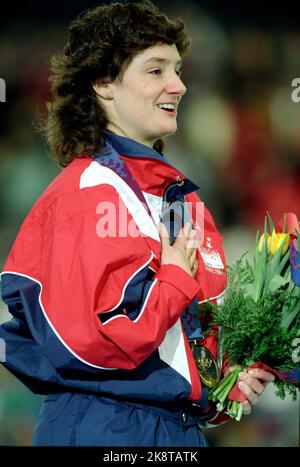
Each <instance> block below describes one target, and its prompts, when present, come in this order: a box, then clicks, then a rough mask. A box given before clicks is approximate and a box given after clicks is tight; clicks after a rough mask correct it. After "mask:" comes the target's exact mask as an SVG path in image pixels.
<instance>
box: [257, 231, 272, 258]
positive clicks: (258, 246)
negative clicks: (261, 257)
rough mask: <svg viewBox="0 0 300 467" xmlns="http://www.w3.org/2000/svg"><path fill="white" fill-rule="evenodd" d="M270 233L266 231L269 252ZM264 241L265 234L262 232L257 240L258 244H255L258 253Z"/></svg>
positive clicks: (260, 251)
mask: <svg viewBox="0 0 300 467" xmlns="http://www.w3.org/2000/svg"><path fill="white" fill-rule="evenodd" d="M270 238H271V237H270V235H269V234H268V233H267V248H268V252H269V253H270V249H269V244H270ZM264 243H265V234H264V233H263V234H262V235H261V237H260V239H259V241H258V245H257V249H258V253H260V254H261V253H262V249H263V246H264Z"/></svg>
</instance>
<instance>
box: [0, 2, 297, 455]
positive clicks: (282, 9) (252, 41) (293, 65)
mask: <svg viewBox="0 0 300 467" xmlns="http://www.w3.org/2000/svg"><path fill="white" fill-rule="evenodd" d="M101 3H109V2H101V1H100V2H99V1H98V2H95V1H78V0H77V1H73V2H66V1H63V0H61V1H60V2H58V1H57V0H55V1H52V2H49V3H45V2H40V1H39V2H38V1H27V2H26V1H24V2H22V3H21V4H19V5H16V4H15V3H13V2H11V3H9V4H6V5H5V6H3V5H2V6H1V18H0V24H1V27H0V28H1V29H0V78H2V79H4V80H5V82H6V102H0V266H1V269H2V267H3V264H4V261H5V259H6V256H7V254H8V252H9V250H10V248H11V246H12V243H13V241H14V238H15V236H16V234H17V232H18V229H19V227H20V225H21V223H22V221H23V219H24V217H25V216H26V214H27V212H28V211H29V210H30V208H31V206H32V205H33V203H34V202H35V200H36V199H37V198H38V197H39V195H40V194H41V193H42V191H43V190H44V189H45V188H46V186H47V185H48V184H49V183H50V182H51V180H52V179H53V178H54V177H55V176H56V175H57V174H58V172H59V169H58V168H57V166H56V165H55V163H54V162H53V161H52V160H51V158H50V155H49V151H48V148H47V146H46V144H45V143H44V142H43V140H42V139H41V137H40V135H39V134H38V133H37V132H36V131H35V127H36V122H37V121H38V118H39V116H42V115H44V113H45V103H46V101H47V100H48V99H49V97H50V93H49V87H48V82H47V77H48V75H49V66H50V59H51V56H52V55H53V54H54V53H56V52H59V51H60V50H61V49H62V47H63V45H64V43H65V41H66V39H67V27H68V25H69V23H70V21H71V20H72V19H74V18H75V17H76V16H77V15H78V14H79V13H80V12H81V11H83V10H85V9H87V8H93V7H94V6H96V5H100V4H101ZM154 3H155V4H157V5H158V6H160V7H161V8H162V9H163V10H164V11H165V12H166V13H167V14H168V15H170V16H171V17H177V16H180V17H181V18H182V19H183V20H184V21H185V22H186V26H187V29H188V31H189V33H190V35H191V37H192V49H191V52H190V54H189V55H188V56H187V57H186V59H185V62H184V69H183V81H184V82H185V84H186V86H187V88H188V92H187V93H186V95H185V96H184V98H183V100H182V103H181V107H180V112H179V117H178V131H177V133H176V135H174V136H172V137H171V138H170V139H169V140H168V146H167V151H166V154H167V156H168V157H169V158H170V160H172V161H173V163H174V164H175V165H177V166H178V168H179V169H181V170H182V171H183V172H184V173H185V174H186V175H187V176H189V177H191V178H192V179H193V180H194V181H195V182H196V183H198V184H199V185H200V187H201V189H200V196H201V197H202V199H203V201H204V202H205V204H206V205H207V207H208V208H209V210H210V211H211V212H212V214H213V216H214V218H215V220H216V223H217V225H218V227H219V228H220V230H221V232H222V235H223V237H224V247H225V252H226V255H227V258H228V262H231V261H233V260H235V259H237V258H238V257H239V256H240V255H241V254H242V253H244V252H245V251H246V250H252V249H253V245H254V238H255V234H256V230H257V229H258V228H259V229H261V228H262V223H263V218H264V215H265V213H266V211H269V212H270V213H271V216H272V217H273V219H274V220H275V221H277V220H279V218H280V217H281V216H282V214H283V212H284V211H286V212H287V211H293V212H295V213H296V214H297V216H298V218H300V176H299V175H300V102H299V103H297V102H293V100H292V97H291V94H292V91H293V89H294V88H293V87H292V81H293V79H294V78H297V77H298V78H300V26H299V18H300V4H298V5H297V4H293V3H294V2H292V3H291V4H289V2H284V4H280V5H276V4H266V5H263V4H262V2H260V3H258V2H257V3H255V2H218V1H211V2H209V1H202V2H195V1H189V0H176V1H172V0H165V1H159V0H154ZM7 319H9V314H8V312H7V309H6V306H5V305H4V304H3V303H2V302H0V321H5V320H7ZM41 400H42V399H41V397H39V396H34V395H32V394H31V393H30V392H29V391H28V390H27V389H26V388H24V387H23V386H22V385H21V383H19V382H18V381H17V380H16V379H15V378H14V377H12V376H11V375H10V374H9V373H8V372H7V371H6V370H5V369H3V368H2V367H0V445H19V446H21V445H23V446H24V445H30V444H31V434H32V428H33V424H34V420H35V416H36V414H37V411H38V410H39V407H40V405H41ZM207 436H208V440H209V443H210V444H211V445H213V446H298V445H299V397H298V400H297V401H292V400H290V399H286V400H284V401H281V400H280V399H278V398H276V397H275V393H274V388H273V387H272V386H268V387H267V389H266V391H265V393H264V395H263V396H262V397H261V400H260V403H259V404H258V405H257V406H256V407H255V408H254V411H253V413H252V414H251V415H250V416H248V417H244V418H243V419H242V421H241V422H239V423H238V422H230V423H227V424H225V425H223V426H221V427H218V428H215V429H210V430H207Z"/></svg>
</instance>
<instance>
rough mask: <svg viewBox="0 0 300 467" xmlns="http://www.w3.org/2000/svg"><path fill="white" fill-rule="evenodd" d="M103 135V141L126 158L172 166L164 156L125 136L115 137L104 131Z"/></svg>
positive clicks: (113, 134)
mask: <svg viewBox="0 0 300 467" xmlns="http://www.w3.org/2000/svg"><path fill="white" fill-rule="evenodd" d="M103 134H104V138H105V140H106V141H108V142H109V143H110V144H111V145H112V146H113V147H114V148H115V149H116V151H117V152H118V153H119V154H122V155H124V156H127V157H139V158H148V159H149V158H150V159H156V160H159V161H162V162H164V163H166V164H169V165H171V166H172V163H171V162H170V161H169V160H168V159H167V158H166V157H165V156H164V155H162V154H160V153H159V152H158V151H156V150H155V149H153V148H150V147H149V146H146V145H145V144H142V143H139V142H138V141H135V140H133V139H130V138H126V137H125V136H120V135H116V134H115V133H112V132H111V131H109V130H104V132H103Z"/></svg>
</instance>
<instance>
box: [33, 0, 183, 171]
mask: <svg viewBox="0 0 300 467" xmlns="http://www.w3.org/2000/svg"><path fill="white" fill-rule="evenodd" d="M160 43H165V44H169V45H173V44H175V45H176V46H177V49H178V52H179V54H180V55H181V56H182V55H183V54H184V53H185V52H186V51H187V49H188V46H189V44H190V39H189V38H188V36H187V34H186V32H185V30H184V23H183V22H182V21H181V20H180V19H177V20H176V21H172V20H170V19H169V18H168V17H167V16H166V15H165V14H163V13H162V12H160V11H159V10H158V8H157V7H156V6H155V5H154V4H153V3H152V2H151V1H149V0H144V1H143V2H140V3H125V4H121V3H112V4H110V5H101V6H99V7H97V8H94V9H92V10H88V11H85V12H83V13H81V14H80V15H79V16H78V18H77V19H75V20H74V21H73V22H72V23H71V25H70V27H69V37H68V41H67V43H66V45H65V48H64V52H63V53H61V54H59V55H56V56H54V57H53V58H52V68H51V72H52V73H51V75H50V78H49V81H50V84H51V91H52V101H51V102H49V103H47V109H48V114H47V118H46V120H45V122H44V124H43V125H42V130H43V132H44V133H45V135H46V138H47V141H48V144H49V146H50V151H51V156H52V157H53V159H55V160H56V161H57V162H58V163H59V165H60V166H61V167H66V166H67V165H68V164H69V163H70V162H71V161H72V160H73V159H74V158H75V157H84V156H86V155H91V154H93V153H94V152H95V151H97V150H99V149H100V148H101V147H103V144H104V140H103V130H104V129H105V128H106V125H107V123H108V122H107V118H106V116H105V112H104V109H103V108H102V107H101V105H100V103H99V102H98V100H97V96H96V93H95V91H94V90H93V88H92V82H94V81H95V80H96V79H99V78H105V79H107V80H108V81H110V82H112V81H114V80H115V79H119V80H121V79H122V75H123V73H124V71H125V69H126V67H127V66H128V65H129V63H130V62H131V60H132V59H133V57H134V56H135V55H136V54H137V53H138V52H140V51H142V50H145V49H147V48H148V47H151V46H153V45H156V44H160ZM154 148H155V149H156V150H158V151H159V152H162V150H163V141H162V140H161V139H160V140H157V141H156V142H155V144H154Z"/></svg>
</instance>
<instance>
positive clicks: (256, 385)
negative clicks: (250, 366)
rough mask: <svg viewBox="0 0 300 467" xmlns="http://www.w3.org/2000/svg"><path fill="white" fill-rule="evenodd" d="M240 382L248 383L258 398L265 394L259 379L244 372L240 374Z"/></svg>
mask: <svg viewBox="0 0 300 467" xmlns="http://www.w3.org/2000/svg"><path fill="white" fill-rule="evenodd" d="M239 380H241V381H243V382H244V383H246V384H247V385H248V386H249V388H250V389H251V390H252V391H253V392H254V393H256V394H257V395H258V396H260V395H261V394H262V393H263V392H264V389H265V387H264V385H263V384H262V383H261V381H259V379H257V378H254V377H253V376H249V375H248V373H247V372H246V371H242V372H241V373H240V374H239Z"/></svg>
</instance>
